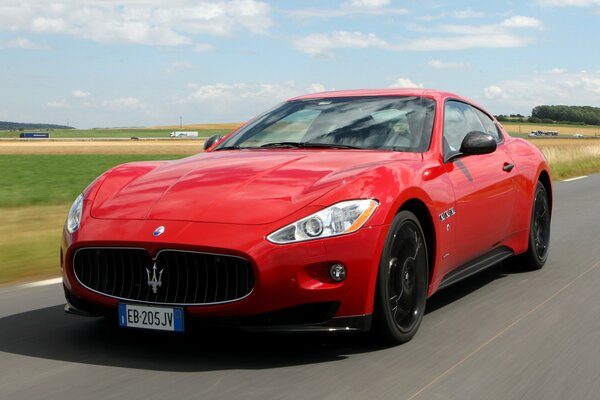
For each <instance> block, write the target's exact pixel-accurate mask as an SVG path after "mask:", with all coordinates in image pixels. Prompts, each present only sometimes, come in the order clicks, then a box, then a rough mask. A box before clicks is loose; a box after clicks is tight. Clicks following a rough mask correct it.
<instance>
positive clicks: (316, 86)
mask: <svg viewBox="0 0 600 400" xmlns="http://www.w3.org/2000/svg"><path fill="white" fill-rule="evenodd" d="M325 91H327V89H326V88H325V85H323V84H322V83H311V84H310V85H308V87H307V88H306V92H307V93H320V92H325Z"/></svg>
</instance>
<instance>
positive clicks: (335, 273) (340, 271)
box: [329, 264, 346, 282]
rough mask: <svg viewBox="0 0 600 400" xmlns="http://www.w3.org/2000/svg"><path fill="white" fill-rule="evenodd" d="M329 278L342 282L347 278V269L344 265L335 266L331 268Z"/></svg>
mask: <svg viewBox="0 0 600 400" xmlns="http://www.w3.org/2000/svg"><path fill="white" fill-rule="evenodd" d="M329 277H330V278H331V279H333V280H334V281H336V282H341V281H343V280H344V279H345V278H346V267H344V266H343V265H342V264H333V265H332V266H331V267H329Z"/></svg>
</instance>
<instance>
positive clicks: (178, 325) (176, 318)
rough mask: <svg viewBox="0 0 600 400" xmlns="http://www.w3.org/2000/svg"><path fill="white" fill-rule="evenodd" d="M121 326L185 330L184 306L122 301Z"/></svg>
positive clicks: (120, 309)
mask: <svg viewBox="0 0 600 400" xmlns="http://www.w3.org/2000/svg"><path fill="white" fill-rule="evenodd" d="M119 326H122V327H125V328H142V329H154V330H159V331H171V332H183V308H178V307H154V306H140V305H134V304H125V303H120V304H119Z"/></svg>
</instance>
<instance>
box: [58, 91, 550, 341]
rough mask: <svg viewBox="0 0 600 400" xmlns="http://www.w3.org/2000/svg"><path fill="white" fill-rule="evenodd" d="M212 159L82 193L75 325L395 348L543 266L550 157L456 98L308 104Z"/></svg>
mask: <svg viewBox="0 0 600 400" xmlns="http://www.w3.org/2000/svg"><path fill="white" fill-rule="evenodd" d="M205 150H206V151H204V152H199V154H197V155H194V156H191V157H188V158H183V159H179V160H173V161H153V162H145V161H144V162H132V163H127V164H124V165H120V166H117V167H115V168H112V169H111V170H109V171H107V172H105V173H104V174H102V175H101V176H100V177H98V178H97V179H96V180H95V181H94V182H92V183H91V184H90V185H89V186H88V187H87V188H86V189H85V190H84V191H83V193H82V194H81V195H80V196H79V197H77V199H76V200H75V202H74V203H73V206H72V207H71V209H70V211H69V214H68V217H67V221H66V223H65V227H64V234H63V240H62V245H61V251H60V259H61V268H62V274H63V283H64V290H65V295H66V299H67V304H66V306H65V310H66V311H67V312H70V313H74V314H78V315H87V316H108V317H113V318H114V319H115V320H116V321H118V325H120V326H121V327H125V328H147V329H158V330H166V331H175V332H179V331H184V330H186V327H188V324H189V323H190V322H193V321H194V322H195V323H196V322H197V323H199V324H200V326H208V325H226V326H236V327H241V328H243V329H249V330H279V331H366V330H370V329H371V330H373V332H375V333H376V335H377V337H379V338H380V339H381V340H383V341H385V342H387V343H392V344H398V343H403V342H406V341H408V340H410V339H411V338H412V337H413V336H414V334H415V333H416V331H417V329H418V328H419V325H420V323H421V321H422V318H423V314H424V311H425V306H426V301H427V299H428V298H429V297H430V296H432V295H433V294H434V293H435V292H436V291H438V290H440V289H442V288H445V287H447V286H449V285H452V284H453V283H455V282H458V281H460V280H461V279H464V278H466V277H469V276H471V275H473V274H475V273H477V272H479V271H481V270H483V269H484V268H488V267H490V266H492V265H495V264H497V263H499V262H500V261H503V260H506V262H507V263H510V264H511V265H516V266H518V267H519V268H521V269H539V268H541V267H542V266H543V265H544V263H545V262H546V259H547V256H548V244H549V239H550V218H551V211H552V181H551V176H550V172H549V168H548V164H547V162H546V160H545V158H544V156H543V155H542V154H541V153H540V152H539V151H538V150H537V149H536V147H534V146H533V145H531V144H530V143H529V142H527V141H526V140H523V139H519V138H512V137H510V136H509V135H508V134H507V132H506V131H505V129H504V128H503V127H502V125H501V124H499V123H498V121H497V120H496V119H495V118H494V117H493V116H492V114H490V113H489V112H487V111H486V110H485V109H484V108H482V107H481V106H479V105H477V104H475V103H473V102H471V101H469V100H467V99H465V98H464V97H461V96H458V95H456V94H452V93H447V92H443V91H434V90H425V89H385V90H355V91H335V92H325V93H317V94H310V95H306V96H301V97H297V98H294V99H291V100H288V101H286V102H284V103H282V104H280V105H278V106H276V107H275V108H273V109H272V110H270V111H268V112H266V113H264V114H262V115H260V116H258V117H256V118H254V119H252V120H251V121H249V122H248V123H246V124H245V125H243V126H242V127H240V128H239V129H237V130H235V131H234V132H232V133H231V134H229V135H227V136H226V137H220V136H213V137H211V138H209V139H208V140H207V141H206V143H205ZM116 324H117V323H116V322H115V325H116Z"/></svg>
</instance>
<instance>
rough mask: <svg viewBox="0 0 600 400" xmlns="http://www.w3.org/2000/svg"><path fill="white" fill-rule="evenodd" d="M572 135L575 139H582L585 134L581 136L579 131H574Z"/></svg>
mask: <svg viewBox="0 0 600 400" xmlns="http://www.w3.org/2000/svg"><path fill="white" fill-rule="evenodd" d="M573 137H574V138H577V139H583V138H584V137H585V136H583V135H582V134H581V133H576V134H574V135H573Z"/></svg>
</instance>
